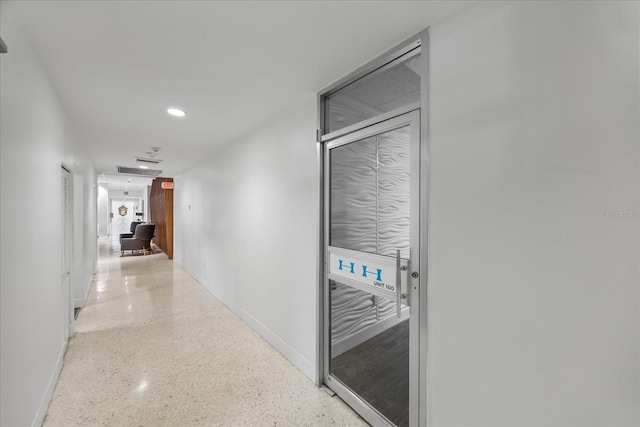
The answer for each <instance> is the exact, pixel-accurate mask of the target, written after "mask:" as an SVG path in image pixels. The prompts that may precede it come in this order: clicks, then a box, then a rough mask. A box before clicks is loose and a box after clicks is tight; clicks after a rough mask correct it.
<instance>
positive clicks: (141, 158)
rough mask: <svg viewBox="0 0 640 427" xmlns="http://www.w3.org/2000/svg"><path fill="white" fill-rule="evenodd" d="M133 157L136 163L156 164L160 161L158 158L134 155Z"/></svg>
mask: <svg viewBox="0 0 640 427" xmlns="http://www.w3.org/2000/svg"><path fill="white" fill-rule="evenodd" d="M134 158H135V159H136V162H138V163H144V164H152V165H157V164H159V163H160V162H161V161H162V160H158V159H146V158H144V157H134Z"/></svg>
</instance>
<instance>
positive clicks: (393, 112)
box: [318, 31, 428, 427]
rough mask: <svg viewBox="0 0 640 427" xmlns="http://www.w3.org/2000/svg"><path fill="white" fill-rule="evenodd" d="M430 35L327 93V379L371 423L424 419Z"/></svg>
mask: <svg viewBox="0 0 640 427" xmlns="http://www.w3.org/2000/svg"><path fill="white" fill-rule="evenodd" d="M423 42H428V32H427V31H425V32H423V33H421V34H418V35H416V36H415V37H413V38H411V39H409V40H407V41H405V42H403V43H401V44H400V45H399V46H398V47H396V48H395V49H392V50H390V51H389V52H387V53H385V54H384V55H381V56H380V57H379V58H376V59H375V60H373V61H371V62H370V63H369V64H367V65H365V66H363V67H361V68H360V69H358V70H356V71H355V72H354V73H352V74H351V75H349V76H347V77H345V78H344V79H342V80H340V81H338V82H336V83H335V84H334V85H332V86H330V87H329V88H327V89H325V90H324V91H322V92H320V94H319V101H320V102H319V116H320V117H319V123H320V131H319V134H318V142H319V143H320V146H321V148H320V150H319V153H320V164H321V165H322V168H321V171H320V173H321V187H322V190H323V198H322V203H321V206H322V207H321V216H322V221H321V225H320V229H321V230H320V239H321V242H322V244H321V248H320V256H319V258H320V259H319V264H320V269H321V277H320V279H319V307H318V312H319V322H320V325H321V328H320V329H321V332H320V337H319V348H320V351H319V364H320V367H319V373H318V378H319V380H318V382H319V384H324V385H326V386H327V387H328V388H330V389H331V390H333V391H334V392H335V393H336V394H337V395H338V396H339V397H340V398H341V399H342V400H344V401H345V402H346V403H347V404H349V406H351V407H352V408H353V409H354V410H356V411H357V412H358V413H359V414H360V415H361V416H362V417H363V418H364V419H365V420H366V421H367V422H369V423H370V424H371V425H373V426H383V427H389V426H403V427H404V426H418V425H424V423H425V422H426V292H425V291H424V289H423V288H425V286H426V280H425V279H426V276H425V277H424V278H423V277H421V271H422V270H424V271H425V272H426V260H427V258H426V241H427V240H426V194H427V186H426V174H425V173H423V172H424V171H426V164H427V158H426V156H427V152H426V149H423V146H424V142H425V140H426V139H425V133H424V132H423V129H425V127H424V126H425V123H426V121H425V119H424V118H423V117H422V115H421V111H422V110H421V105H422V102H423V98H424V97H425V96H426V90H425V89H427V88H428V81H427V80H426V79H425V77H426V74H427V70H428V56H427V55H425V56H423V48H424V44H423ZM422 248H424V250H421V249H422Z"/></svg>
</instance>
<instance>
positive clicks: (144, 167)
mask: <svg viewBox="0 0 640 427" xmlns="http://www.w3.org/2000/svg"><path fill="white" fill-rule="evenodd" d="M138 167H139V168H140V169H149V166H145V165H140V166H138Z"/></svg>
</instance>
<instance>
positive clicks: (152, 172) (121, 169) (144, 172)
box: [118, 166, 162, 176]
mask: <svg viewBox="0 0 640 427" xmlns="http://www.w3.org/2000/svg"><path fill="white" fill-rule="evenodd" d="M118 173H126V174H128V175H140V176H158V175H160V174H161V173H162V171H161V170H157V169H139V168H128V167H125V166H118Z"/></svg>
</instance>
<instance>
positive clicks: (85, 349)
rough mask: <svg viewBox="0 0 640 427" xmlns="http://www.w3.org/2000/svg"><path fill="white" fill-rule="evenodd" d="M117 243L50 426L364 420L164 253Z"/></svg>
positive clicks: (103, 254)
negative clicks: (139, 252) (127, 252)
mask: <svg viewBox="0 0 640 427" xmlns="http://www.w3.org/2000/svg"><path fill="white" fill-rule="evenodd" d="M114 249H115V250H116V251H115V252H114ZM118 249H119V248H118V247H117V244H112V243H111V242H110V241H108V240H103V239H101V241H100V262H99V269H98V270H99V271H98V274H97V275H96V277H95V280H94V283H93V284H92V288H91V291H90V294H89V298H88V301H87V304H86V306H85V308H83V309H82V311H81V312H80V314H79V316H78V319H77V321H76V334H75V336H74V337H73V338H72V339H71V340H70V341H69V345H68V349H67V353H66V355H65V358H64V367H63V369H62V373H61V374H60V379H59V381H58V384H57V385H56V388H55V391H54V395H53V398H52V400H51V403H50V405H49V410H48V412H47V416H46V418H45V421H44V426H51V427H53V426H65V427H68V426H104V425H106V426H325V425H336V426H366V425H367V424H366V423H365V422H364V421H362V419H361V418H360V417H359V416H358V415H357V414H355V413H354V412H353V411H352V410H351V409H350V408H349V407H348V406H346V405H345V404H344V403H343V402H342V401H341V400H340V399H338V398H337V397H330V396H329V395H328V394H327V393H325V392H324V391H323V390H321V389H318V388H316V387H315V385H314V384H313V383H312V382H311V381H310V380H309V379H308V378H307V377H305V376H304V375H303V374H302V373H301V372H300V371H298V370H297V369H296V368H295V367H294V366H293V365H292V364H291V363H289V362H288V361H287V360H286V359H285V358H284V357H283V356H281V355H280V353H278V352H277V351H276V350H274V349H273V348H272V347H271V346H270V345H269V344H268V343H266V342H265V341H264V340H263V339H262V338H261V337H260V336H259V335H257V334H256V333H255V332H254V331H253V330H252V329H251V328H249V326H247V325H246V324H245V323H244V322H242V321H241V320H240V319H239V318H238V317H237V316H236V315H234V314H233V313H232V312H231V311H229V310H228V309H227V308H226V307H225V306H224V305H222V304H221V303H220V302H219V301H218V300H216V299H215V298H214V297H213V296H212V295H211V294H210V293H208V292H207V291H206V290H205V289H204V288H203V287H202V286H200V284H198V283H197V282H196V281H195V280H194V279H193V278H192V277H191V276H190V275H189V274H187V273H186V272H185V271H184V270H182V269H181V268H180V267H179V266H178V265H176V264H174V263H173V262H172V261H169V260H168V259H167V257H166V256H165V255H164V254H162V253H156V254H153V255H147V256H125V257H124V258H120V256H119V254H120V253H119V251H118Z"/></svg>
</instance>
